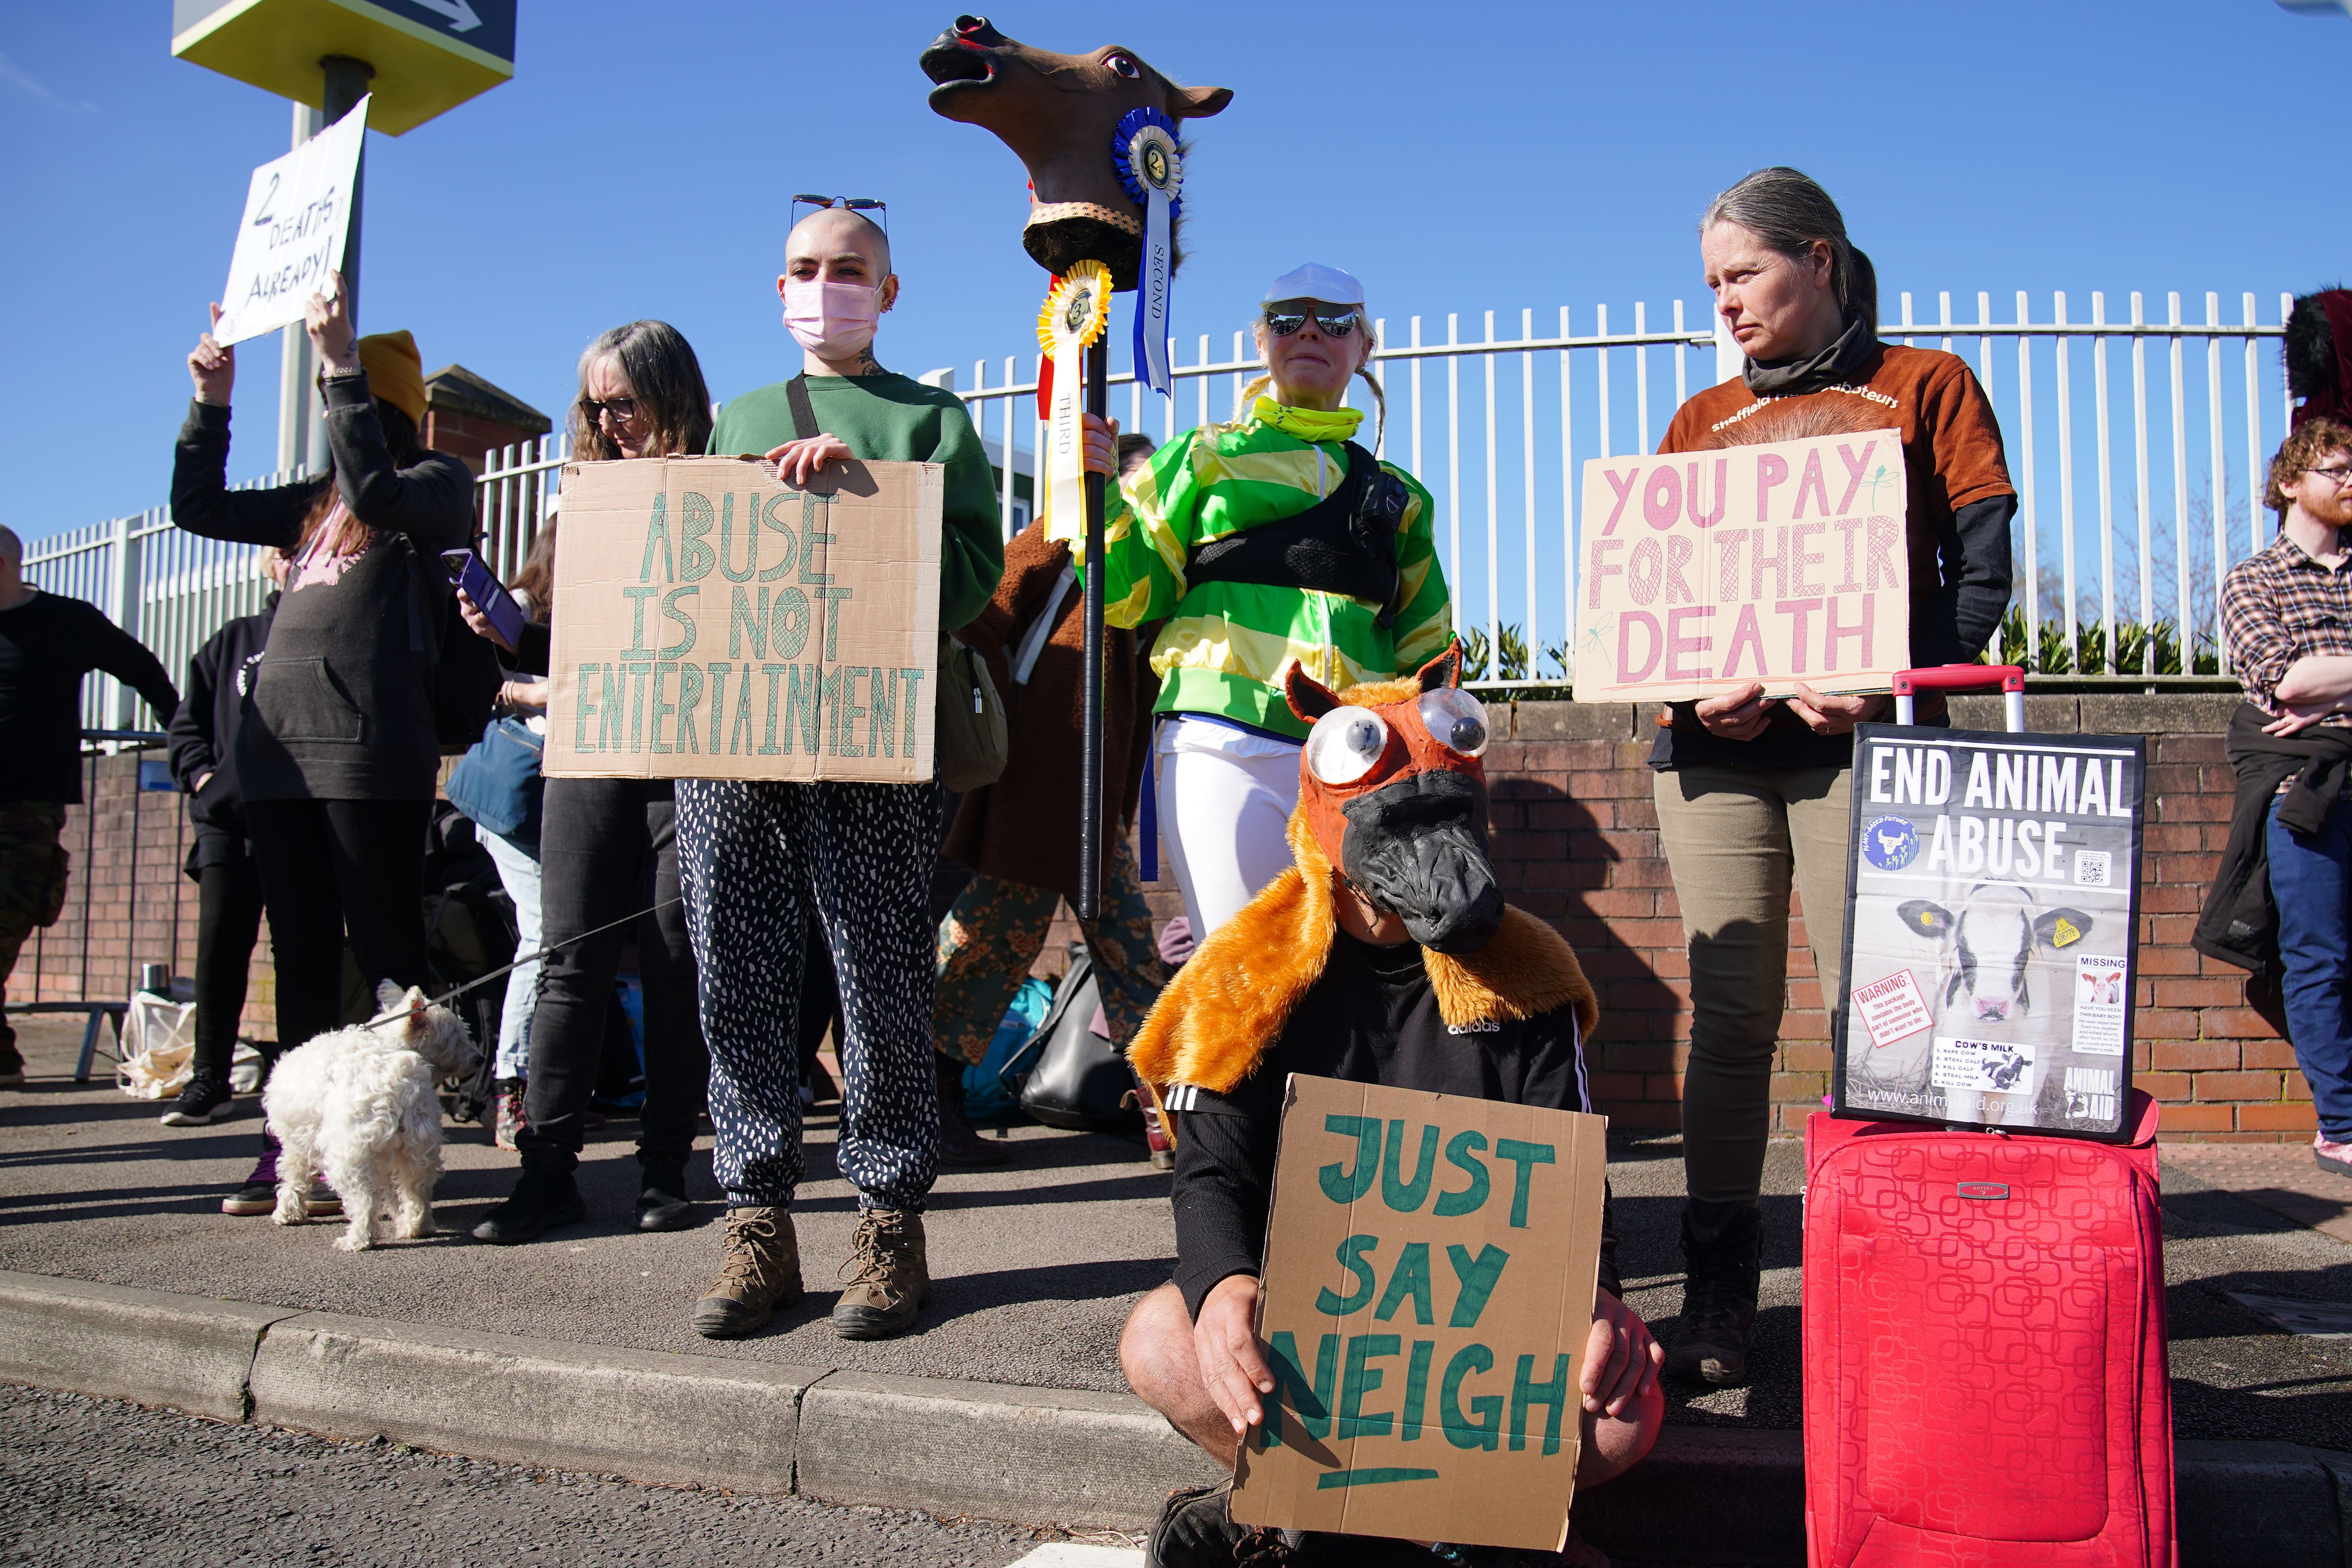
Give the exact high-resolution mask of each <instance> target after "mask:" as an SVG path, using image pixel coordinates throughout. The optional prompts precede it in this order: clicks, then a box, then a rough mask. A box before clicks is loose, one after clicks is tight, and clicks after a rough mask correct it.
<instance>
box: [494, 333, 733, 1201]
mask: <svg viewBox="0 0 2352 1568" xmlns="http://www.w3.org/2000/svg"><path fill="white" fill-rule="evenodd" d="M709 439H710V394H709V390H708V389H707V388H706V387H705V386H704V384H703V380H702V367H701V365H700V363H698V362H697V361H696V359H695V357H694V350H693V348H692V347H691V346H690V345H688V342H687V341H686V338H685V337H684V335H683V334H681V333H680V332H679V331H678V330H677V328H676V327H673V326H671V325H669V324H668V323H667V322H666V321H631V322H629V323H628V324H627V325H626V326H621V327H614V329H613V330H612V331H608V332H605V333H604V334H603V335H601V336H600V337H598V338H597V339H596V341H595V342H592V343H590V344H589V345H588V349H587V352H586V353H583V354H582V355H581V356H580V395H579V396H578V397H577V398H575V399H574V400H573V402H572V456H573V457H574V458H581V459H584V460H587V461H591V462H605V461H610V460H612V459H614V458H663V457H682V456H686V455H688V454H692V453H698V452H700V451H701V450H702V449H703V447H704V446H705V445H706V444H708V442H709ZM555 528H556V524H555V521H554V520H553V519H550V520H549V521H548V523H547V527H546V531H543V532H542V533H541V536H540V538H539V539H537V540H536V541H534V542H533V543H532V547H531V552H530V560H529V561H528V562H527V563H525V565H524V567H523V572H522V575H521V576H520V577H519V578H518V579H517V580H516V587H517V589H518V590H519V591H521V590H526V589H527V590H528V591H529V595H530V608H531V614H532V616H533V619H532V620H531V622H530V624H529V625H528V626H525V627H524V631H523V637H522V646H521V647H520V648H519V649H517V650H514V651H515V654H516V658H515V663H516V666H517V668H518V669H519V670H520V671H521V672H524V673H526V674H528V675H530V676H537V677H542V678H543V677H544V676H545V675H546V673H547V668H548V638H549V630H550V627H551V625H552V624H553V621H554V616H555V611H556V608H557V605H556V600H555V550H556V542H555ZM459 603H460V608H462V609H463V610H464V611H465V613H466V618H467V624H468V625H470V626H473V627H474V629H475V630H476V631H478V632H479V633H480V634H481V635H483V636H484V637H489V638H490V639H491V640H492V641H494V642H496V641H500V640H501V639H500V638H499V636H498V634H497V632H496V631H495V630H493V629H492V628H491V626H490V624H489V622H488V620H487V619H484V618H482V616H481V612H480V610H479V609H478V607H477V606H476V605H474V604H473V602H472V601H471V600H470V599H466V598H463V597H462V596H461V598H460V601H459ZM546 694H547V684H546V681H545V680H544V679H537V680H531V681H528V682H524V681H518V682H514V683H511V684H510V685H509V696H510V697H512V698H517V699H520V705H526V706H530V707H533V708H536V709H538V710H541V711H544V710H545V709H546V707H547V695H546ZM539 869H540V929H541V933H542V940H543V941H544V942H547V943H550V944H554V943H566V944H567V945H563V946H561V947H558V948H557V949H556V951H555V952H552V953H551V954H549V956H548V958H547V960H546V962H545V965H544V967H543V968H542V969H541V972H540V976H539V997H538V1003H537V1005H536V1006H535V1007H534V1008H533V1009H532V1012H531V1015H530V1033H529V1044H528V1047H527V1051H528V1055H527V1057H526V1058H525V1060H526V1063H527V1065H526V1067H525V1069H524V1074H523V1084H522V1097H521V1098H522V1110H521V1116H520V1119H519V1125H517V1126H516V1127H515V1130H514V1138H513V1142H514V1146H515V1148H516V1150H517V1152H519V1153H520V1155H521V1157H522V1173H521V1175H520V1178H519V1179H518V1180H517V1181H516V1183H515V1189H514V1193H513V1194H512V1195H511V1196H509V1198H508V1199H507V1201H506V1202H505V1203H503V1204H500V1205H498V1206H497V1207H496V1208H493V1209H491V1210H490V1212H489V1213H488V1215H485V1216H484V1217H483V1219H482V1221H481V1223H480V1224H478V1225H477V1226H475V1227H474V1235H475V1237H477V1238H478V1239H479V1240H482V1241H493V1242H502V1243H513V1242H520V1241H530V1240H531V1239H533V1238H534V1237H538V1236H540V1235H541V1234H543V1233H545V1232H546V1231H547V1230H549V1229H551V1227H553V1226H561V1225H570V1224H572V1223H573V1222H575V1221H577V1220H580V1219H583V1218H585V1217H586V1215H587V1212H588V1211H587V1207H586V1205H584V1204H583V1202H582V1201H581V1197H580V1188H579V1185H578V1183H577V1182H576V1180H575V1179H574V1176H573V1172H574V1171H575V1169H576V1168H577V1167H578V1165H579V1163H580V1152H581V1149H582V1147H583V1142H584V1138H585V1133H586V1131H587V1117H588V1102H589V1100H590V1099H591V1098H592V1097H593V1095H594V1093H595V1089H596V1076H597V1070H598V1068H599V1067H600V1066H601V1064H602V1062H603V1059H604V1027H605V1021H606V1018H607V1016H609V1012H610V1007H611V1003H612V997H613V982H614V976H615V975H616V974H617V973H618V972H619V969H620V963H621V946H622V943H623V942H624V941H625V937H626V935H627V925H626V921H627V920H628V916H629V912H630V911H631V910H648V911H649V912H647V913H646V915H645V916H643V917H642V918H641V919H640V920H639V921H637V963H638V967H639V970H640V973H642V975H643V977H644V981H645V994H646V1011H645V1019H646V1023H645V1041H646V1100H645V1105H644V1107H643V1108H642V1109H641V1110H639V1112H638V1122H637V1126H638V1132H637V1165H638V1168H639V1171H640V1173H641V1176H640V1181H639V1184H638V1191H637V1228H638V1229H639V1230H678V1229H682V1228H684V1227H685V1226H689V1225H691V1224H693V1223H694V1210H693V1207H692V1205H689V1204H688V1202H687V1197H686V1163H687V1160H688V1157H689V1156H690V1155H692V1153H693V1152H694V1134H695V1131H696V1127H697V1123H698V1119H699V1118H700V1116H701V1114H702V1102H703V1096H704V1094H705V1092H706V1089H707V1088H708V1085H709V1076H710V1058H709V1055H708V1053H707V1052H706V1051H705V1050H704V1048H703V1042H702V1022H701V1017H700V1015H699V1012H698V1000H697V995H696V984H695V966H694V947H693V944H692V942H689V941H688V936H687V929H686V910H685V906H684V905H683V904H681V903H680V902H679V901H678V882H677V806H676V805H675V796H674V795H673V793H672V787H671V784H670V781H669V780H667V779H582V778H551V779H549V780H547V781H546V783H545V785H544V793H543V794H542V795H541V804H540V827H539ZM614 922H621V923H619V924H615V923H614ZM607 926H610V927H612V929H611V930H603V929H600V928H603V927H607ZM586 932H594V933H595V934H593V935H589V936H586V937H585V939H584V940H581V941H572V940H571V939H572V938H575V937H581V936H582V935H583V933H586Z"/></svg>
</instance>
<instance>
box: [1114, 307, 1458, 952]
mask: <svg viewBox="0 0 2352 1568" xmlns="http://www.w3.org/2000/svg"><path fill="white" fill-rule="evenodd" d="M1256 337H1257V350H1258V353H1259V355H1260V357H1261V358H1262V359H1264V361H1265V367H1266V368H1265V374H1263V375H1260V376H1257V377H1256V378H1255V379H1254V380H1252V381H1251V382H1249V384H1246V385H1245V386H1244V387H1243V388H1242V393H1241V400H1240V406H1239V407H1237V408H1236V409H1235V410H1234V417H1233V419H1232V421H1231V422H1230V423H1228V424H1223V425H1203V426H1201V427H1200V428H1199V429H1196V430H1192V431H1189V432H1187V433H1185V434H1184V435H1181V436H1179V437H1175V438H1174V439H1173V440H1171V441H1170V442H1168V444H1167V445H1165V446H1163V447H1160V450H1159V452H1158V453H1157V454H1156V455H1154V457H1153V458H1152V459H1151V462H1150V465H1149V466H1148V467H1145V468H1141V469H1139V471H1138V472H1136V473H1135V475H1134V476H1133V477H1132V478H1129V479H1125V480H1123V481H1121V483H1120V487H1119V489H1120V493H1121V494H1122V495H1123V496H1124V497H1125V498H1126V500H1127V502H1128V509H1129V510H1128V515H1127V516H1125V517H1123V518H1118V519H1115V520H1113V521H1110V522H1109V523H1108V524H1107V526H1106V529H1105V541H1104V557H1103V565H1104V574H1103V600H1104V604H1105V605H1106V606H1107V607H1106V610H1105V613H1104V619H1105V621H1106V622H1107V624H1108V625H1110V626H1128V627H1131V626H1142V625H1144V624H1145V623H1146V622H1150V621H1156V620H1160V619H1163V618H1164V619H1166V620H1167V622H1168V625H1167V626H1166V627H1165V628H1164V629H1162V630H1161V632H1160V637H1159V639H1158V641H1157V642H1156V643H1154V645H1153V647H1152V651H1151V668H1152V669H1153V671H1154V672H1155V673H1156V674H1158V675H1159V677H1160V700H1159V703H1158V705H1157V707H1156V708H1155V710H1154V711H1155V712H1156V713H1157V714H1159V715H1160V723H1159V732H1158V736H1157V738H1156V740H1155V742H1154V743H1153V751H1154V752H1155V761H1156V763H1157V769H1156V772H1157V774H1158V779H1157V784H1156V789H1157V802H1156V804H1157V805H1158V806H1159V820H1160V841H1161V843H1162V844H1164V845H1165V846H1166V847H1167V849H1168V858H1169V862H1170V866H1171V869H1172V870H1173V871H1174V872H1175V874H1176V881H1177V885H1178V887H1180V888H1181V889H1182V890H1183V895H1184V915H1185V920H1186V921H1187V923H1188V924H1189V926H1190V928H1191V930H1192V932H1193V934H1194V935H1195V936H1196V937H1198V938H1205V937H1206V936H1207V935H1208V934H1209V933H1210V932H1211V931H1214V930H1215V929H1216V928H1217V927H1219V926H1221V925H1223V923H1224V922H1225V921H1227V920H1230V919H1231V918H1232V917H1233V916H1234V914H1235V913H1237V912H1238V911H1239V910H1241V908H1242V906H1243V905H1244V904H1246V903H1247V902H1249V900H1251V898H1253V897H1254V896H1255V894H1256V893H1257V890H1258V889H1261V888H1263V887H1265V884H1266V883H1268V882H1270V881H1272V880H1273V879H1275V878H1276V876H1278V875H1279V874H1280V873H1281V872H1282V871H1283V870H1284V869H1285V868H1286V867H1288V866H1289V864H1290V847H1289V842H1288V839H1287V837H1286V834H1287V831H1288V825H1289V821H1290V814H1291V812H1292V811H1293V810H1294V809H1295V808H1296V807H1297V805H1298V752H1299V748H1300V747H1301V746H1302V745H1303V744H1304V743H1305V742H1306V739H1307V725H1306V724H1304V723H1302V722H1301V721H1299V720H1298V718H1297V716H1296V715H1295V714H1293V713H1292V712H1291V710H1290V705H1289V703H1288V701H1287V700H1286V699H1285V698H1284V696H1283V686H1282V682H1283V674H1284V672H1285V671H1286V669H1288V668H1289V667H1290V666H1291V665H1292V664H1294V663H1297V664H1302V665H1304V666H1305V667H1306V668H1307V672H1308V673H1309V674H1311V675H1313V676H1314V677H1315V679H1318V680H1319V681H1321V682H1322V683H1323V684H1324V685H1326V686H1328V687H1331V688H1332V689H1335V690H1337V689H1341V688H1344V687H1348V686H1353V685H1357V684H1359V683H1361V682H1364V681H1373V680H1389V679H1394V678H1395V677H1397V676H1400V675H1408V674H1411V673H1412V671H1414V670H1417V669H1419V668H1421V667H1422V666H1423V665H1424V664H1426V663H1428V662H1429V661H1430V660H1431V659H1432V658H1435V657H1436V656H1437V655H1438V654H1440V653H1442V652H1444V649H1445V647H1446V645H1447V644H1448V643H1450V642H1451V641H1453V638H1454V614H1453V606H1452V604H1451V602H1450V601H1449V600H1448V598H1447V595H1446V589H1445V574H1444V569H1443V568H1442V567H1441V566H1440V564H1439V563H1438V560H1437V551H1436V545H1435V541H1434V536H1433V520H1434V518H1435V515H1436V507H1435V505H1434V503H1433V502H1432V501H1431V500H1430V497H1429V492H1428V491H1427V490H1425V489H1423V488H1422V487H1421V485H1420V483H1419V482H1418V481H1417V480H1415V479H1413V478H1412V476H1411V475H1410V474H1407V473H1406V472H1405V471H1404V470H1403V469H1402V468H1398V467H1397V466H1396V465H1395V464H1393V463H1385V462H1380V461H1377V460H1376V459H1375V458H1373V457H1372V454H1371V453H1370V452H1369V451H1366V450H1365V449H1364V447H1362V446H1361V445H1360V444H1359V443H1358V442H1357V441H1356V439H1355V437H1356V436H1357V434H1358V433H1359V430H1360V426H1361V424H1362V420H1363V414H1362V411H1361V410H1359V409H1355V408H1350V407H1349V406H1348V404H1347V398H1348V393H1349V387H1350V385H1351V384H1353V382H1354V381H1355V380H1356V379H1357V378H1358V377H1361V378H1362V379H1363V381H1364V383H1365V384H1366V385H1368V386H1369V387H1370V388H1371V395H1372V402H1373V404H1374V405H1375V406H1376V407H1378V408H1380V409H1381V412H1382V414H1383V416H1385V413H1386V408H1387V405H1386V403H1385V401H1384V400H1383V398H1382V397H1381V384H1380V383H1379V382H1378V381H1376V380H1374V379H1373V377H1372V375H1371V373H1370V369H1369V368H1368V366H1369V365H1370V361H1371V357H1372V351H1373V348H1374V347H1375V344H1374V343H1373V341H1372V325H1371V321H1370V317H1369V316H1368V315H1367V314H1366V313H1365V310H1364V288H1363V285H1362V284H1361V283H1359V282H1358V281H1357V280H1356V279H1355V278H1354V277H1353V276H1351V275H1350V274H1349V273H1346V272H1343V271H1341V270H1340V269H1339V268H1336V267H1326V266H1323V265H1320V264H1319V263H1313V262H1310V263H1308V264H1307V266H1305V267H1301V268H1297V270H1296V271H1293V272H1287V273H1285V274H1284V275H1283V276H1281V277H1280V278H1277V279H1275V280H1274V282H1273V284H1272V286H1271V287H1269V288H1268V289H1266V291H1265V308H1264V309H1263V310H1261V311H1260V312H1259V315H1258V320H1257V327H1256ZM1087 425H1088V431H1089V437H1090V438H1089V442H1088V447H1087V466H1088V467H1089V468H1092V469H1094V470H1095V471H1097V472H1100V473H1105V474H1108V473H1110V472H1111V471H1112V469H1111V457H1110V447H1109V445H1108V438H1109V437H1110V436H1111V435H1113V434H1115V433H1116V429H1117V426H1114V425H1111V424H1109V423H1108V422H1107V421H1102V420H1097V419H1095V418H1094V417H1093V416H1088V419H1087ZM1374 429H1375V435H1374V438H1373V446H1374V447H1375V448H1377V447H1379V445H1380V439H1379V434H1378V430H1379V426H1375V427H1374Z"/></svg>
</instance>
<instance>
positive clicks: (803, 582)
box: [541, 458, 946, 784]
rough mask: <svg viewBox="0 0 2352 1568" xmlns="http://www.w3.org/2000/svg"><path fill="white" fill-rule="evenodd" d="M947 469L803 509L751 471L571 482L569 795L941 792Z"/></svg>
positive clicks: (815, 482)
mask: <svg viewBox="0 0 2352 1568" xmlns="http://www.w3.org/2000/svg"><path fill="white" fill-rule="evenodd" d="M945 473H946V470H945V469H944V468H941V467H940V465H939V464H937V463H860V462H851V463H845V464H844V463H835V464H832V465H829V466H828V467H827V468H825V469H824V471H823V472H822V473H820V474H818V475H817V476H815V478H814V479H812V480H811V488H810V489H805V490H800V489H793V487H792V486H790V485H787V484H783V483H781V482H780V481H779V480H778V479H776V478H775V472H774V469H773V468H771V467H770V466H769V465H767V464H765V463H761V462H757V461H750V460H746V459H743V458H637V459H635V460H627V461H619V462H609V463H577V464H573V465H572V466H571V467H569V468H565V469H564V470H563V508H562V519H563V521H562V528H563V547H562V549H561V550H559V551H557V552H556V555H555V602H556V604H557V605H559V606H561V613H560V614H558V615H557V616H555V619H554V627H555V631H554V644H553V652H552V656H551V674H550V677H549V679H550V681H551V687H552V689H551V693H550V701H549V704H548V721H547V744H546V749H545V752H544V753H543V756H542V760H541V769H542V771H543V772H545V773H548V774H549V775H550V776H552V777H566V778H634V779H659V778H680V779H782V780H791V781H796V782H807V781H811V780H815V779H856V780H859V781H862V782H865V783H869V784H917V783H920V782H921V781H923V780H925V779H928V778H929V777H930V776H931V772H932V745H933V730H932V723H933V702H932V698H933V694H934V692H935V691H936V689H937V687H938V684H939V682H938V667H939V637H940V632H939V622H940V502H941V499H942V497H943V495H944V489H945V486H944V479H943V476H944V475H945Z"/></svg>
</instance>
